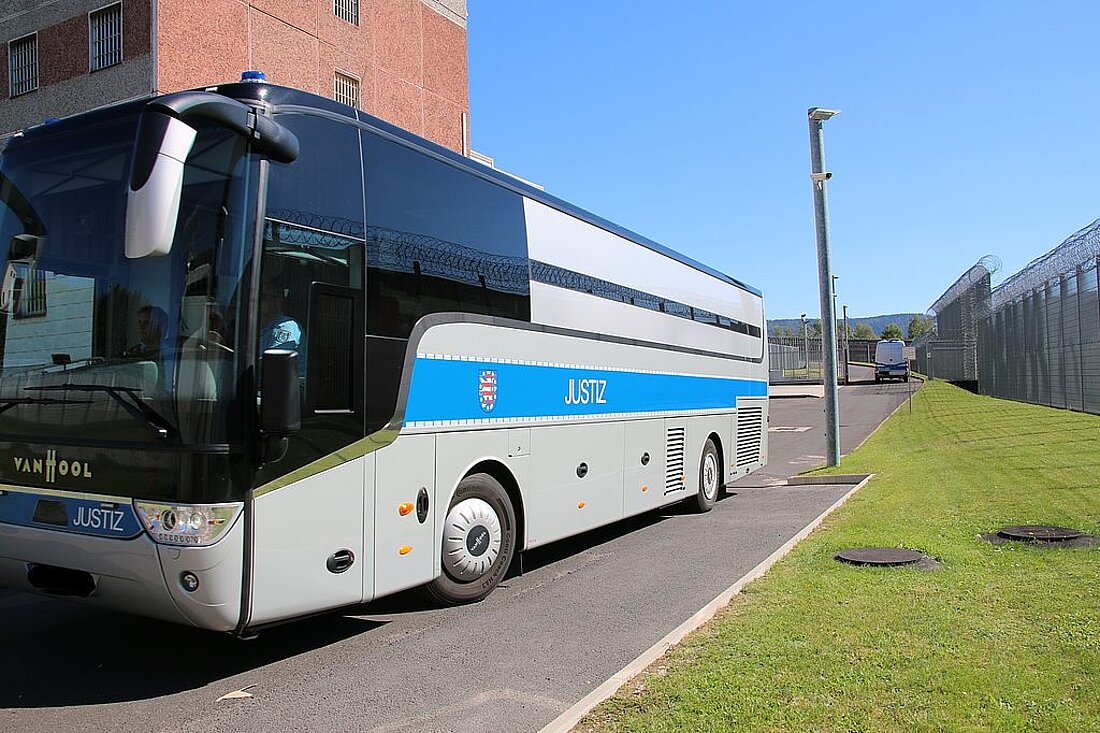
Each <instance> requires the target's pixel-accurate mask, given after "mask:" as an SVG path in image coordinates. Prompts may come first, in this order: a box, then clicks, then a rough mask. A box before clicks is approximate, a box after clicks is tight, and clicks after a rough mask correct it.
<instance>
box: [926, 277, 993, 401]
mask: <svg viewBox="0 0 1100 733" xmlns="http://www.w3.org/2000/svg"><path fill="white" fill-rule="evenodd" d="M999 268H1000V261H999V260H997V258H996V257H992V256H989V255H987V256H985V257H983V258H982V259H980V260H979V261H978V262H977V263H976V264H975V265H974V266H973V267H971V268H970V269H969V270H967V271H966V272H964V273H963V274H962V275H961V276H960V277H959V279H958V280H956V281H955V282H954V283H952V284H951V287H949V288H948V289H947V290H946V291H945V292H944V294H943V295H941V296H940V297H939V299H937V300H936V302H935V303H933V304H932V306H931V307H930V308H929V309H928V310H929V311H930V312H932V313H934V314H935V317H936V321H935V328H934V329H933V330H932V331H931V332H929V333H927V334H925V335H924V336H922V337H921V338H919V339H917V340H916V342H914V344H913V345H914V346H915V347H916V349H917V371H918V372H920V373H921V374H926V375H928V376H929V377H931V378H933V379H946V380H948V381H951V382H957V383H962V384H966V385H968V386H976V385H977V383H978V371H979V370H978V338H979V332H980V330H981V324H982V322H983V321H984V320H985V319H986V318H987V317H988V316H989V310H990V308H989V302H990V278H991V275H992V274H993V273H994V272H996V271H997V270H998V269H999Z"/></svg>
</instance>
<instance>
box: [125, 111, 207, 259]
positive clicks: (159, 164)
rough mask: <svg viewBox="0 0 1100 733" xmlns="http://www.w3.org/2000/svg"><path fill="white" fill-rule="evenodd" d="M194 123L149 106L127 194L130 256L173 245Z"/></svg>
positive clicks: (148, 254)
mask: <svg viewBox="0 0 1100 733" xmlns="http://www.w3.org/2000/svg"><path fill="white" fill-rule="evenodd" d="M196 135H197V133H196V132H195V129H194V128H193V127H191V126H190V125H188V124H186V123H185V122H183V121H181V120H178V119H175V118H174V117H169V116H168V115H165V114H161V113H159V112H154V111H152V110H146V111H145V112H144V113H143V114H142V116H141V121H140V122H139V124H138V132H137V142H136V145H135V149H134V159H133V161H132V163H131V166H130V188H129V191H128V192H127V196H126V256H127V257H129V258H131V259H136V258H141V257H157V256H163V255H166V254H168V253H169V252H170V251H171V250H172V238H173V237H175V236H176V220H177V219H178V218H179V213H180V199H181V197H182V193H183V171H184V164H185V163H186V162H187V156H188V154H189V153H190V152H191V146H192V145H193V144H194V142H195V136H196Z"/></svg>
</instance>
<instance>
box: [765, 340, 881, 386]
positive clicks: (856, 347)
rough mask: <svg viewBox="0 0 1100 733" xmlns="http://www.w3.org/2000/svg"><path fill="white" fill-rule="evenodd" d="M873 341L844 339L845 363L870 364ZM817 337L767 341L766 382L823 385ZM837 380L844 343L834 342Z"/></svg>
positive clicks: (841, 377)
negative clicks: (845, 341) (835, 345)
mask: <svg viewBox="0 0 1100 733" xmlns="http://www.w3.org/2000/svg"><path fill="white" fill-rule="evenodd" d="M877 343H878V340H877V339H848V361H849V363H860V362H863V363H868V364H870V363H873V362H874V360H875V344H877ZM821 352H822V340H821V336H811V335H807V336H806V338H805V339H802V337H800V336H795V337H779V336H772V337H770V338H769V339H768V359H769V361H768V366H769V368H768V381H769V382H771V383H772V384H790V383H799V382H818V383H820V382H822V381H824V377H823V375H824V373H825V371H824V368H823V366H822V365H823V363H824V359H823V358H822V353H821ZM836 355H837V378H838V379H840V380H841V381H842V382H843V380H844V339H843V338H840V339H838V340H837V348H836Z"/></svg>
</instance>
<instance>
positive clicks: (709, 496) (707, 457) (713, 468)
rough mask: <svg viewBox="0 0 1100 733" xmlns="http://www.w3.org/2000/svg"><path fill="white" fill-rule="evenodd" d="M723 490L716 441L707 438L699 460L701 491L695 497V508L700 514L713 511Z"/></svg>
mask: <svg viewBox="0 0 1100 733" xmlns="http://www.w3.org/2000/svg"><path fill="white" fill-rule="evenodd" d="M721 488H722V464H721V463H720V462H719V460H718V449H717V448H715V447H714V441H713V440H711V439H710V438H707V442H706V445H704V446H703V456H702V457H701V458H700V459H699V491H698V492H697V493H696V494H695V497H694V499H695V508H696V509H698V510H699V511H700V512H709V511H710V510H711V509H713V508H714V502H716V501H718V490H719V489H721Z"/></svg>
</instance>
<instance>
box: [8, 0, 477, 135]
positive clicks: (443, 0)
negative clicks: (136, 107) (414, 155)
mask: <svg viewBox="0 0 1100 733" xmlns="http://www.w3.org/2000/svg"><path fill="white" fill-rule="evenodd" d="M0 45H3V49H0V136H2V135H7V134H10V133H11V132H14V131H17V130H20V129H22V128H24V127H27V126H29V125H32V124H36V123H38V122H41V121H42V120H43V119H45V118H47V117H63V116H66V115H70V114H74V113H76V112H81V111H84V110H87V109H91V108H94V107H97V106H100V105H103V104H108V103H110V102H115V101H120V100H124V99H133V98H137V97H142V96H146V95H149V94H162V93H165V92H173V91H179V90H181V89H189V88H192V87H200V86H206V85H211V84H217V83H221V82H227V81H235V80H236V79H238V78H239V76H240V73H241V71H243V70H245V69H259V70H262V71H264V72H265V73H266V74H267V78H268V80H269V81H272V82H274V83H276V84H285V85H287V86H292V87H297V88H299V89H305V90H306V91H310V92H314V93H315V94H321V95H324V96H327V97H335V98H338V99H341V101H346V102H349V103H353V104H354V106H357V107H359V108H360V109H363V110H365V111H367V112H369V113H371V114H373V115H376V116H378V117H381V118H383V119H385V120H387V121H389V122H393V123H394V124H397V125H399V126H401V127H404V128H405V129H407V130H410V131H412V132H414V133H416V134H418V135H423V136H424V137H427V138H429V139H431V140H434V141H436V142H438V143H440V144H442V145H446V146H447V147H449V148H451V149H453V150H456V151H459V152H467V147H468V146H467V142H468V138H467V139H464V138H463V135H464V133H465V130H466V124H465V119H466V116H467V115H468V113H469V96H468V88H469V85H468V81H467V66H466V1H465V0H118V1H116V2H108V1H105V0H65V2H56V1H50V0H0Z"/></svg>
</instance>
